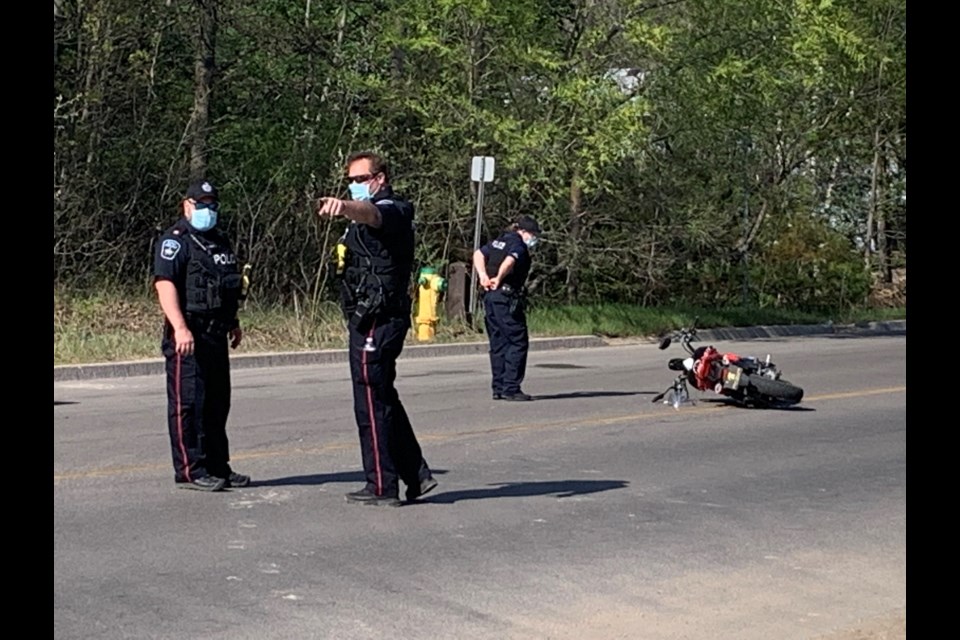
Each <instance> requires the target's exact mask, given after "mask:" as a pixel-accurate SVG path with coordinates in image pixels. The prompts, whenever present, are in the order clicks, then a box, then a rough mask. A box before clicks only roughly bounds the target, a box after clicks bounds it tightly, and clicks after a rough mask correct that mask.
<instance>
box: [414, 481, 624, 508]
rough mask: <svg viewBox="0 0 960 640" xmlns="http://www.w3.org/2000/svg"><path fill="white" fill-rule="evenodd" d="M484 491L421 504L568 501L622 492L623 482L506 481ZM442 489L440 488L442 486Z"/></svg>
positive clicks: (441, 495)
mask: <svg viewBox="0 0 960 640" xmlns="http://www.w3.org/2000/svg"><path fill="white" fill-rule="evenodd" d="M488 486H489V487H490V488H485V489H465V490H463V491H448V492H446V493H438V494H437V495H435V496H426V497H425V498H423V499H422V500H421V502H423V503H434V504H453V503H454V502H460V501H461V500H486V499H488V498H522V497H524V496H549V495H553V496H555V497H557V498H570V497H572V496H580V495H586V494H588V493H598V492H600V491H610V490H612V489H623V488H624V487H626V486H627V482H626V481H625V480H555V481H550V482H507V483H502V484H495V485H488ZM441 488H442V485H441Z"/></svg>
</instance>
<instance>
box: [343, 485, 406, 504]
mask: <svg viewBox="0 0 960 640" xmlns="http://www.w3.org/2000/svg"><path fill="white" fill-rule="evenodd" d="M344 498H346V500H347V502H359V503H360V504H371V505H375V506H386V507H399V506H400V504H401V503H400V498H398V497H396V496H378V495H377V494H375V493H374V492H372V491H370V490H369V489H365V488H364V489H361V490H360V491H352V492H350V493H348V494H347V495H345V496H344Z"/></svg>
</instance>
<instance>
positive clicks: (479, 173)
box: [470, 156, 495, 182]
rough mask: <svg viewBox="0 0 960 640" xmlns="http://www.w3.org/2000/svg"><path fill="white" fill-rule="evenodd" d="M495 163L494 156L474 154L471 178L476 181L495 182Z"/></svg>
mask: <svg viewBox="0 0 960 640" xmlns="http://www.w3.org/2000/svg"><path fill="white" fill-rule="evenodd" d="M494 165H495V163H494V161H493V158H491V157H490V156H473V166H472V167H471V169H470V179H471V180H473V181H474V182H493V168H494Z"/></svg>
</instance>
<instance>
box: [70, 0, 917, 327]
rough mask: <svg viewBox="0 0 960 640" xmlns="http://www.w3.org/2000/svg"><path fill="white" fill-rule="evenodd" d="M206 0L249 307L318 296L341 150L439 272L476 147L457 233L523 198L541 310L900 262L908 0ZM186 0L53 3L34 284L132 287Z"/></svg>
mask: <svg viewBox="0 0 960 640" xmlns="http://www.w3.org/2000/svg"><path fill="white" fill-rule="evenodd" d="M203 4H204V5H206V6H214V7H215V8H216V19H217V27H218V28H217V33H216V56H215V60H213V61H212V62H213V64H214V69H215V73H214V77H213V84H212V88H211V94H210V96H209V97H210V118H209V125H208V129H207V130H205V131H203V132H202V136H201V137H202V139H203V140H204V141H205V147H204V149H205V153H206V158H207V160H206V163H207V166H206V170H207V173H208V175H210V176H212V177H213V178H214V179H215V180H216V181H218V182H219V183H220V184H221V192H222V194H223V204H224V209H223V210H224V215H223V224H224V225H225V226H226V227H227V229H228V231H229V232H230V233H231V234H232V235H233V236H234V237H235V238H236V239H237V249H238V253H239V254H240V256H241V259H242V260H244V261H249V262H252V263H253V264H254V265H255V268H256V274H257V279H256V284H255V291H256V295H257V296H258V300H259V301H260V302H262V303H263V304H282V305H291V304H293V303H294V301H297V304H299V305H313V306H319V305H322V304H323V303H326V302H330V301H331V300H332V299H333V296H332V294H331V292H332V289H333V287H332V286H331V285H332V280H331V275H330V272H329V254H330V249H331V248H332V244H333V242H334V241H335V239H336V238H337V236H338V235H339V234H340V233H341V232H342V231H343V224H342V222H334V223H328V222H320V221H319V220H317V218H316V216H315V215H313V210H314V204H315V202H316V199H317V198H318V197H319V196H322V195H328V194H344V193H345V189H344V184H343V182H342V180H341V178H342V170H343V166H342V165H343V159H344V158H345V156H346V155H347V154H348V153H349V152H351V151H354V150H357V149H361V148H371V149H374V150H377V151H380V152H382V153H384V154H386V155H387V157H388V159H389V160H390V161H391V162H392V166H393V169H394V184H395V186H396V188H397V189H398V191H400V193H402V194H404V195H406V196H408V197H409V198H411V200H413V202H414V204H415V205H416V207H417V211H418V229H419V231H420V232H419V234H418V245H417V252H416V256H417V260H418V261H419V262H420V263H421V264H431V265H433V266H436V267H438V268H440V269H444V268H445V267H446V266H447V265H448V264H449V263H450V262H453V261H457V260H462V261H469V259H470V254H471V251H472V249H473V246H472V245H473V235H474V212H475V207H476V186H475V185H472V184H471V183H470V181H469V177H468V171H469V162H470V158H471V156H474V155H492V156H494V157H495V158H496V160H497V177H496V181H495V182H494V183H492V184H489V185H487V187H486V189H485V194H484V197H485V207H484V210H485V220H484V224H483V229H482V237H481V241H485V240H486V239H488V238H489V237H491V236H493V235H495V234H496V233H497V232H498V231H499V230H500V229H501V228H502V227H503V226H504V225H505V224H507V223H508V222H509V221H511V220H512V219H514V218H515V217H516V216H517V215H519V214H521V213H532V214H534V215H536V216H537V217H538V218H539V219H540V221H541V223H542V226H543V227H544V228H545V230H546V232H545V234H544V238H543V243H542V244H541V248H540V249H539V250H538V252H537V254H536V259H535V266H534V270H533V272H532V274H531V275H532V279H531V288H532V290H533V293H534V295H535V297H536V298H537V299H539V300H542V301H544V302H547V303H551V304H554V303H561V302H566V303H580V304H586V303H591V304H592V303H596V304H601V303H623V304H628V305H637V304H639V305H642V306H644V307H653V306H655V305H666V304H670V303H674V302H683V303H689V304H700V305H715V304H722V305H728V304H739V303H741V302H742V301H743V300H744V299H747V300H749V301H752V302H756V303H759V304H762V305H763V306H764V308H771V307H772V308H777V309H782V308H784V307H785V306H787V305H797V306H798V307H800V308H818V309H828V308H829V309H840V308H844V307H849V306H850V305H856V304H860V303H861V302H862V301H863V300H864V299H866V294H865V289H864V287H865V286H867V285H865V282H866V280H865V276H864V274H863V273H862V271H863V269H861V268H860V267H859V264H861V263H862V262H863V256H862V255H861V256H858V255H856V254H855V253H854V252H855V251H863V250H864V249H863V248H864V247H865V246H867V244H868V243H869V241H871V240H872V241H875V244H876V245H877V246H878V247H879V248H880V249H879V250H878V252H877V255H871V256H870V260H871V261H873V262H879V263H880V264H874V265H873V267H874V268H876V269H878V270H880V271H883V270H884V269H883V268H884V267H894V266H897V267H900V266H905V263H906V4H905V0H864V1H863V2H856V3H854V2H848V1H842V0H801V1H798V2H792V3H783V2H780V1H779V0H687V1H685V2H681V3H674V2H666V3H659V4H658V3H648V2H645V1H643V0H602V1H586V0H562V1H561V0H517V1H516V2H509V3H507V2H491V1H487V0H481V1H477V2H467V1H465V0H383V1H381V2H377V3H359V4H357V3H354V4H347V3H343V2H332V1H331V0H311V2H308V3H303V2H291V1H290V0H268V1H263V2H256V3H249V2H242V1H240V0H218V1H217V2H215V3H203ZM201 9H202V7H201V4H200V3H188V2H177V3H134V2H130V1H129V0H94V1H92V2H85V3H70V4H68V6H66V7H65V15H64V17H63V18H58V19H57V20H55V31H54V45H55V60H54V282H55V284H61V285H64V286H65V287H68V288H77V289H82V288H89V287H91V286H97V285H101V286H102V283H103V282H110V283H112V284H113V285H115V286H120V287H127V288H131V289H134V290H136V289H138V288H139V287H142V286H143V285H144V283H148V282H149V277H150V269H151V259H152V253H151V250H152V243H153V240H154V238H155V237H156V235H157V233H158V231H159V230H160V229H162V228H164V227H166V226H168V225H169V224H171V223H172V222H173V221H174V220H175V219H176V217H177V216H178V215H179V210H178V205H179V200H180V198H181V193H182V190H183V188H184V186H185V184H186V183H187V179H188V174H189V171H190V165H191V161H192V159H191V157H190V152H191V148H192V147H191V142H192V140H193V138H191V136H193V135H195V134H193V133H190V132H191V131H192V129H191V128H190V124H191V122H192V118H193V117H194V116H195V112H194V110H195V99H196V98H195V89H196V87H195V72H196V69H195V63H196V61H197V55H198V51H199V49H198V43H199V41H200V33H199V31H198V24H199V20H198V16H199V14H200V11H201ZM628 73H629V74H633V75H632V76H629V75H627V74H628ZM631 77H632V78H633V79H634V81H632V82H627V80H630V78H631ZM618 79H619V80H620V81H621V82H620V84H618V82H617V80H618ZM868 222H869V224H868ZM791 225H792V226H791ZM791 229H793V231H790V230H791ZM801 229H802V230H804V231H803V232H802V233H801V232H800V231H799V230H801ZM880 229H882V231H883V232H882V233H878V230H880ZM810 243H814V245H810ZM821 243H824V248H823V249H818V250H817V251H812V250H810V249H809V247H810V246H817V247H819V245H820V244H821ZM785 244H786V245H789V246H796V247H802V248H804V249H803V251H800V249H791V250H790V252H788V253H787V254H784V252H783V247H784V245H785ZM784 255H791V256H793V258H795V259H796V260H795V261H794V263H793V264H791V263H790V261H789V260H788V259H787V258H785V257H783V256H784ZM744 256H747V261H746V263H745V262H744ZM793 258H792V259H793ZM798 261H799V262H798ZM744 283H746V286H747V291H746V292H744Z"/></svg>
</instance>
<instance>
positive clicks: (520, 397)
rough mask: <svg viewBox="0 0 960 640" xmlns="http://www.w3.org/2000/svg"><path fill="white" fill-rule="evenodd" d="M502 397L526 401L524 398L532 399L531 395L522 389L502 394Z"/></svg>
mask: <svg viewBox="0 0 960 640" xmlns="http://www.w3.org/2000/svg"><path fill="white" fill-rule="evenodd" d="M503 399H504V400H514V401H526V400H533V396H530V395H527V394H525V393H524V392H523V391H517V392H516V393H505V394H503Z"/></svg>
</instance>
